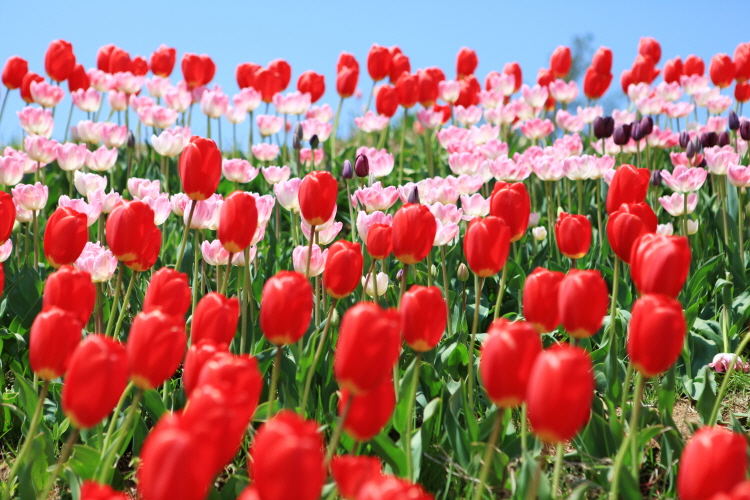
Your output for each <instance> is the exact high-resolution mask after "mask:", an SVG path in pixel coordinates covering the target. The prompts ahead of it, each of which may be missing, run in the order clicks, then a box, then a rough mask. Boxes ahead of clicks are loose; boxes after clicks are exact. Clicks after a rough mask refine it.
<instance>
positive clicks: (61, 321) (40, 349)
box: [29, 307, 83, 380]
mask: <svg viewBox="0 0 750 500" xmlns="http://www.w3.org/2000/svg"><path fill="white" fill-rule="evenodd" d="M82 329H83V326H82V325H81V323H80V322H79V321H78V319H76V316H75V315H74V314H71V313H69V312H67V311H64V310H62V309H60V308H59V307H50V308H48V309H46V310H45V311H43V312H42V313H40V314H38V315H37V317H36V318H34V323H33V324H32V325H31V333H30V334H29V363H30V364H31V369H32V371H33V372H34V373H36V374H37V375H38V376H39V378H41V379H44V380H54V379H56V378H58V377H62V376H63V374H65V370H66V369H67V366H68V361H69V359H70V356H71V355H72V354H73V352H74V351H75V349H76V347H78V344H79V343H80V342H81V330H82Z"/></svg>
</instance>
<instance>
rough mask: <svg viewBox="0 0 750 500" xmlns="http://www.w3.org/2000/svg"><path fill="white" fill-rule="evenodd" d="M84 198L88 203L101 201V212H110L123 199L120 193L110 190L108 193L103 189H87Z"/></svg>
mask: <svg viewBox="0 0 750 500" xmlns="http://www.w3.org/2000/svg"><path fill="white" fill-rule="evenodd" d="M76 187H78V186H76ZM86 199H88V200H89V203H94V202H97V201H98V202H101V204H102V213H103V214H108V213H110V212H111V211H112V210H114V209H115V207H116V206H117V205H119V204H120V203H121V202H122V201H123V198H122V195H120V193H118V192H116V191H111V190H110V192H109V193H106V192H105V191H104V189H96V190H93V191H89V192H88V193H86Z"/></svg>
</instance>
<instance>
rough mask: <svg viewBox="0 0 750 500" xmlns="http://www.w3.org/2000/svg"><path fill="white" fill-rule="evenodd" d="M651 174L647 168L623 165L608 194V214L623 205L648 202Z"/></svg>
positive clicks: (616, 174)
mask: <svg viewBox="0 0 750 500" xmlns="http://www.w3.org/2000/svg"><path fill="white" fill-rule="evenodd" d="M626 142H627V141H626ZM650 179H651V172H649V170H648V169H647V168H635V167H634V166H632V165H621V166H620V167H619V168H618V169H617V170H615V175H614V177H613V178H612V182H611V183H610V185H609V191H608V193H607V213H608V214H611V213H612V212H614V211H615V210H618V209H619V208H620V206H621V205H622V204H623V203H641V202H643V201H645V200H646V192H647V191H648V183H649V180H650Z"/></svg>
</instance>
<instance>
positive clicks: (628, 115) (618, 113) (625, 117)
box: [612, 109, 635, 125]
mask: <svg viewBox="0 0 750 500" xmlns="http://www.w3.org/2000/svg"><path fill="white" fill-rule="evenodd" d="M612 119H613V120H614V121H615V125H621V124H623V123H630V122H633V121H635V111H633V112H630V111H628V110H627V109H623V110H619V109H613V110H612Z"/></svg>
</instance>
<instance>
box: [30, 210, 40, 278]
mask: <svg viewBox="0 0 750 500" xmlns="http://www.w3.org/2000/svg"><path fill="white" fill-rule="evenodd" d="M31 216H32V217H33V219H34V269H36V270H37V271H39V216H38V215H37V214H36V210H32V211H31Z"/></svg>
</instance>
